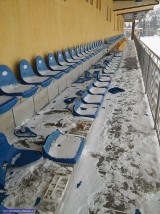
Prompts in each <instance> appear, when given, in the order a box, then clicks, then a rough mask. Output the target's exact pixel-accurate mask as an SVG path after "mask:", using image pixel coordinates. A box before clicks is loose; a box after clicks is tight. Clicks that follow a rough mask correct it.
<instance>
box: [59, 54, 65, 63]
mask: <svg viewBox="0 0 160 214" xmlns="http://www.w3.org/2000/svg"><path fill="white" fill-rule="evenodd" d="M57 59H58V62H65V60H64V57H63V54H62V52H61V51H57Z"/></svg>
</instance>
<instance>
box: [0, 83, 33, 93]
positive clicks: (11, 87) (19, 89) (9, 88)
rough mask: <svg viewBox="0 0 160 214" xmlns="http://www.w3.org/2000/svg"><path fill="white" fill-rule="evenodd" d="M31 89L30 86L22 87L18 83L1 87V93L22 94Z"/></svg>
mask: <svg viewBox="0 0 160 214" xmlns="http://www.w3.org/2000/svg"><path fill="white" fill-rule="evenodd" d="M31 88H32V86H30V85H22V84H19V83H15V84H10V85H6V86H2V87H1V89H2V91H4V92H6V93H14V92H24V91H26V90H28V89H31Z"/></svg>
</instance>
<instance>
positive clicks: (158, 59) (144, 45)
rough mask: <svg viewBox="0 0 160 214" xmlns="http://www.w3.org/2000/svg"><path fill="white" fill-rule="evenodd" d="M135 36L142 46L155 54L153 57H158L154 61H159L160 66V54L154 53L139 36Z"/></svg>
mask: <svg viewBox="0 0 160 214" xmlns="http://www.w3.org/2000/svg"><path fill="white" fill-rule="evenodd" d="M135 37H136V39H137V40H138V41H139V42H140V43H141V44H142V46H143V47H144V48H145V49H146V50H147V51H148V53H149V54H152V55H153V56H152V58H156V60H154V61H155V62H156V61H157V65H158V66H160V56H158V55H157V54H156V53H154V52H153V51H152V50H151V49H150V48H149V47H148V46H147V45H146V44H144V42H142V41H141V40H139V39H138V37H137V36H135Z"/></svg>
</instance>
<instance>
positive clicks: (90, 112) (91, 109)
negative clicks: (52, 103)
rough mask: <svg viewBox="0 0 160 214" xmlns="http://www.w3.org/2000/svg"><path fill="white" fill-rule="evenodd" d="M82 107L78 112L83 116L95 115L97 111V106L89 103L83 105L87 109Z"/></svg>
mask: <svg viewBox="0 0 160 214" xmlns="http://www.w3.org/2000/svg"><path fill="white" fill-rule="evenodd" d="M81 107H82V106H81ZM81 107H79V108H78V109H77V111H76V112H77V113H78V114H80V115H82V116H83V115H94V114H95V113H96V111H97V107H91V106H90V107H89V106H88V104H86V106H85V107H83V108H86V109H82V108H81Z"/></svg>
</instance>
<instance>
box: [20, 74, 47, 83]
mask: <svg viewBox="0 0 160 214" xmlns="http://www.w3.org/2000/svg"><path fill="white" fill-rule="evenodd" d="M48 78H49V77H44V76H43V77H38V76H36V75H35V76H28V77H24V78H23V79H24V80H25V82H27V83H37V82H43V81H45V80H48Z"/></svg>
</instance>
